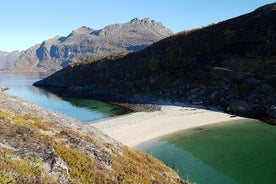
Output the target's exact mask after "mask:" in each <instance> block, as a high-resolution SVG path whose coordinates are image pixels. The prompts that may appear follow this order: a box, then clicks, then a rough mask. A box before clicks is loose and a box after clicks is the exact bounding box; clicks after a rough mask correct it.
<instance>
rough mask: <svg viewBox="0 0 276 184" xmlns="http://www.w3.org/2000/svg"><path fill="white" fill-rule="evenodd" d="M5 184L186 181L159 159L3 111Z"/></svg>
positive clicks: (0, 163) (0, 162)
mask: <svg viewBox="0 0 276 184" xmlns="http://www.w3.org/2000/svg"><path fill="white" fill-rule="evenodd" d="M0 126H1V130H0V183H184V182H183V181H181V180H180V179H179V178H178V176H177V174H176V173H175V172H174V171H172V170H171V169H169V168H168V167H166V166H165V165H164V164H163V163H161V162H160V161H158V160H157V159H155V158H153V157H151V156H149V155H147V154H144V153H141V152H139V151H136V150H133V149H130V148H128V147H126V146H123V145H120V146H117V145H112V144H104V143H101V142H100V141H97V140H96V139H94V138H93V137H92V136H90V135H87V134H85V133H82V132H81V131H77V130H74V129H70V128H68V127H67V128H66V127H61V126H58V125H57V124H56V123H55V124H54V123H51V122H47V121H45V120H43V119H40V118H37V117H32V116H29V115H15V114H13V113H10V112H7V111H4V110H0Z"/></svg>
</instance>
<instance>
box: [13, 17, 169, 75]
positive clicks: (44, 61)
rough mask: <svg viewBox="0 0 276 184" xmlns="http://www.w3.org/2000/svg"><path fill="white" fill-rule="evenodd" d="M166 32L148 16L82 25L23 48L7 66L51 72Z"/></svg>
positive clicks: (151, 40)
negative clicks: (96, 26)
mask: <svg viewBox="0 0 276 184" xmlns="http://www.w3.org/2000/svg"><path fill="white" fill-rule="evenodd" d="M170 35H172V31H171V30H169V29H167V28H165V27H164V26H163V25H162V24H161V23H159V22H155V21H154V20H150V19H149V18H145V19H142V20H140V19H137V18H136V19H133V20H131V21H130V22H128V23H122V24H114V25H109V26H106V27H104V28H103V29H100V30H93V29H91V28H89V27H85V26H83V27H80V28H78V29H76V30H74V31H72V33H71V34H69V35H68V36H67V37H63V36H56V37H54V38H52V39H49V40H46V41H43V42H42V43H41V44H40V45H36V46H34V47H31V48H30V49H27V50H26V51H24V52H23V53H22V55H21V56H20V57H19V59H18V60H17V61H16V62H15V64H14V65H13V67H11V68H10V69H11V70H28V71H30V70H42V71H45V70H46V71H50V72H53V71H56V70H59V69H61V68H63V67H66V66H68V64H70V63H73V62H76V61H82V60H86V59H88V58H102V57H104V56H108V55H110V54H112V53H116V52H123V51H138V50H141V49H143V48H145V47H146V46H148V45H150V44H152V43H154V42H156V41H158V40H160V39H163V38H165V37H168V36H170Z"/></svg>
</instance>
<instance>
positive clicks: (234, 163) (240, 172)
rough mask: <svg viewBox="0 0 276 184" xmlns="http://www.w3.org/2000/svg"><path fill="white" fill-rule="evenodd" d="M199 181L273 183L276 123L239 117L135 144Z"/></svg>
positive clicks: (193, 180)
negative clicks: (275, 124)
mask: <svg viewBox="0 0 276 184" xmlns="http://www.w3.org/2000/svg"><path fill="white" fill-rule="evenodd" d="M137 148H138V149H140V150H142V151H145V152H147V153H150V154H152V155H153V156H155V157H157V158H159V159H160V160H162V161H163V162H164V163H166V164H167V165H168V166H170V167H171V168H173V169H174V170H176V171H177V172H178V173H179V175H180V176H181V177H182V178H183V179H188V180H189V181H191V182H195V183H198V184H201V183H203V184H204V183H213V184H215V183H218V184H220V183H226V184H227V183H250V184H251V183H271V184H272V183H276V127H275V126H271V125H267V124H264V123H263V122H260V121H255V120H242V121H238V122H237V121H235V122H227V123H223V124H216V125H212V126H208V127H201V128H196V129H192V130H188V131H184V132H181V133H179V134H176V135H171V136H169V137H164V138H162V139H159V140H154V141H150V142H148V143H145V144H142V145H140V146H138V147H137Z"/></svg>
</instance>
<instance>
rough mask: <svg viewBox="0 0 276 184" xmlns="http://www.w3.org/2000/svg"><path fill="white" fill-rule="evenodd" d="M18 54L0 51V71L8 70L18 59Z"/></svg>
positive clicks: (16, 52) (17, 52)
mask: <svg viewBox="0 0 276 184" xmlns="http://www.w3.org/2000/svg"><path fill="white" fill-rule="evenodd" d="M19 56H20V52H19V51H13V52H5V51H0V70H1V69H5V68H8V67H10V66H12V65H13V63H14V62H15V61H16V60H17V59H18V58H19Z"/></svg>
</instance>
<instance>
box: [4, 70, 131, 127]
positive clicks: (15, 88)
mask: <svg viewBox="0 0 276 184" xmlns="http://www.w3.org/2000/svg"><path fill="white" fill-rule="evenodd" d="M45 77H46V76H45V75H43V74H38V73H9V72H0V86H7V87H9V90H7V91H5V93H8V94H11V95H15V96H19V97H21V98H23V99H26V100H28V101H31V102H33V103H35V104H38V105H40V106H42V107H45V108H47V109H50V110H53V111H56V112H59V113H62V114H65V115H67V116H71V117H74V118H76V119H79V120H81V121H83V122H94V121H98V120H102V119H105V118H109V117H113V116H117V115H121V114H125V113H128V112H129V111H127V110H126V109H123V108H121V107H119V106H116V105H111V104H107V103H103V102H100V101H96V100H89V99H76V98H64V97H59V96H57V95H55V94H53V93H51V92H48V91H46V90H44V89H40V88H37V87H34V86H32V84H33V83H34V82H36V81H38V80H40V79H43V78H45Z"/></svg>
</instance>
